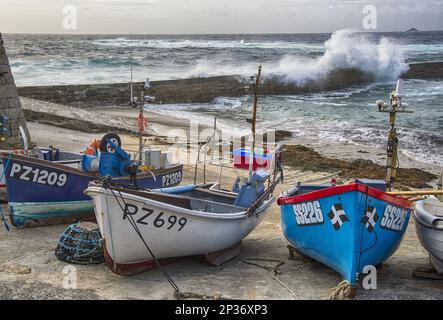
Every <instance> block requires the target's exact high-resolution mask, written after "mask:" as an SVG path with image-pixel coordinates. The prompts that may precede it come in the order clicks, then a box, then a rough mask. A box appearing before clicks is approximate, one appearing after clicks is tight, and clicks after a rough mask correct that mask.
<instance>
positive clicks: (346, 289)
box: [325, 280, 354, 300]
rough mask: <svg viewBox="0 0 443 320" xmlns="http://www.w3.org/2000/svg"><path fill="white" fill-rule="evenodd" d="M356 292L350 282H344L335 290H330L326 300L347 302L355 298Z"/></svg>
mask: <svg viewBox="0 0 443 320" xmlns="http://www.w3.org/2000/svg"><path fill="white" fill-rule="evenodd" d="M353 295H354V290H353V289H352V286H351V284H350V283H349V281H348V280H344V281H342V282H340V283H339V284H338V286H336V287H335V288H332V289H331V290H329V293H328V297H327V298H326V299H325V300H345V299H350V298H353Z"/></svg>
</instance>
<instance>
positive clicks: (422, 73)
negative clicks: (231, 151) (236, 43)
mask: <svg viewBox="0 0 443 320" xmlns="http://www.w3.org/2000/svg"><path fill="white" fill-rule="evenodd" d="M402 78H404V79H433V78H435V79H439V78H443V62H438V61H437V62H429V63H428V62H424V63H411V64H410V68H409V70H408V71H407V72H406V73H405V74H403V75H402ZM374 80H375V79H374V78H373V76H371V75H369V74H367V73H364V72H362V71H361V70H357V69H338V70H333V71H331V72H330V73H329V74H328V75H327V76H325V77H324V78H322V79H316V80H307V81H306V82H305V83H303V84H302V85H299V84H296V83H293V82H289V81H285V79H282V78H278V77H274V78H267V79H265V81H264V82H263V84H262V86H261V87H260V94H264V95H288V94H303V93H313V92H323V91H330V90H338V89H344V88H347V87H350V86H354V85H362V84H366V83H370V82H373V81H374ZM141 85H142V83H134V95H137V96H139V95H140V87H141ZM18 92H19V95H20V96H23V97H28V98H34V99H39V100H44V101H49V102H54V103H59V104H65V105H70V106H75V107H85V108H90V107H94V106H107V105H126V104H128V102H129V99H130V85H129V83H109V84H86V85H59V86H29V87H21V88H19V89H18ZM250 93H251V92H250V90H249V89H248V79H245V78H242V77H240V76H218V77H209V78H191V79H179V80H166V81H152V82H151V88H150V89H149V90H147V91H146V92H145V95H151V96H155V97H156V99H157V102H158V103H208V102H211V101H213V100H214V99H215V98H217V97H223V96H224V97H236V96H242V95H246V94H250Z"/></svg>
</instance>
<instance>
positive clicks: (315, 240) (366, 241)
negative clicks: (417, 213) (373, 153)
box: [278, 81, 413, 289]
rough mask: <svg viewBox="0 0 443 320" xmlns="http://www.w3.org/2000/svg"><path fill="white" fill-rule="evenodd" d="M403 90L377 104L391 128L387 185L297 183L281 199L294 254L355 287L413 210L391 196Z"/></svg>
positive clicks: (396, 241)
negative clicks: (338, 275) (308, 259)
mask: <svg viewBox="0 0 443 320" xmlns="http://www.w3.org/2000/svg"><path fill="white" fill-rule="evenodd" d="M402 91H403V82H402V81H399V82H398V83H397V89H396V91H395V92H393V93H391V102H390V104H389V105H386V104H385V103H384V102H383V101H380V100H379V101H377V106H378V109H379V111H380V112H388V113H389V116H390V124H391V131H390V133H389V139H388V150H387V154H388V161H387V166H386V168H387V176H386V180H385V181H381V180H369V179H356V180H355V181H354V182H353V183H350V184H345V185H336V183H335V180H334V181H333V182H331V184H326V185H308V184H301V183H299V184H298V185H296V186H295V187H293V188H291V189H290V190H288V191H287V192H285V193H283V194H282V196H281V197H280V198H279V199H278V204H279V206H280V207H281V217H282V229H283V233H284V234H285V237H286V239H287V240H288V241H289V243H290V245H291V246H292V247H293V248H294V249H295V251H296V252H300V253H301V254H302V255H307V256H309V257H311V258H313V259H315V260H317V261H320V262H322V263H323V264H325V265H327V266H329V267H330V268H332V269H334V270H336V271H337V272H338V273H339V274H341V276H342V277H343V278H344V280H345V281H346V282H347V284H348V285H349V286H351V288H354V289H355V288H356V286H357V284H358V281H359V280H361V275H362V273H363V272H364V270H365V268H366V267H367V266H374V267H375V266H377V265H379V264H381V263H382V262H384V261H385V260H386V259H388V258H389V257H390V256H391V255H392V254H393V253H394V252H395V251H396V250H397V248H398V247H399V245H400V242H401V240H402V238H403V235H404V233H405V231H406V228H407V226H408V222H409V219H410V215H411V212H412V208H413V204H412V202H410V201H408V200H407V199H405V198H402V197H399V196H397V195H395V194H391V193H390V192H391V191H392V188H393V186H394V182H395V177H396V173H397V169H398V165H397V146H398V139H397V136H396V128H395V120H396V114H397V113H398V112H409V111H407V110H405V105H402V103H401V97H402Z"/></svg>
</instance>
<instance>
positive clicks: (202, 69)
mask: <svg viewBox="0 0 443 320" xmlns="http://www.w3.org/2000/svg"><path fill="white" fill-rule="evenodd" d="M324 50H325V51H324V53H323V55H321V56H320V57H318V58H309V57H304V56H299V55H291V54H287V55H284V56H283V58H281V59H280V60H279V61H278V62H273V63H265V64H263V66H264V70H263V72H264V75H265V77H270V76H278V77H280V78H282V79H284V80H286V81H288V82H295V83H297V84H298V85H303V84H304V83H305V82H306V81H307V80H320V79H321V78H324V77H325V76H326V75H327V74H328V73H330V72H331V71H333V70H338V69H357V70H361V71H363V72H365V73H368V74H371V75H372V76H374V78H375V79H377V80H395V79H397V78H398V77H399V76H400V75H401V74H402V73H403V72H405V71H407V69H408V64H407V63H406V59H405V57H404V53H403V51H402V49H401V47H400V46H398V45H396V44H395V42H394V41H393V40H390V39H388V38H385V37H382V38H381V39H380V40H379V41H378V42H374V41H373V40H371V39H370V37H369V36H368V35H365V34H361V33H356V32H354V31H352V30H349V29H345V30H339V31H336V32H334V33H333V34H332V36H331V37H330V38H329V40H327V41H326V42H325V44H324ZM257 63H259V62H249V63H243V64H235V65H234V64H233V63H231V64H230V63H229V61H213V60H208V59H201V60H198V62H197V63H196V65H195V66H194V68H193V70H191V72H190V73H189V75H191V76H203V77H204V76H210V75H231V74H238V75H243V76H248V75H250V74H252V73H253V71H254V69H255V68H256V65H257Z"/></svg>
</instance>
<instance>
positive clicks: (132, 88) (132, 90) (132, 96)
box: [129, 54, 134, 102]
mask: <svg viewBox="0 0 443 320" xmlns="http://www.w3.org/2000/svg"><path fill="white" fill-rule="evenodd" d="M133 99H134V85H133V76H132V54H131V99H130V100H129V101H131V102H132V100H133Z"/></svg>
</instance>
